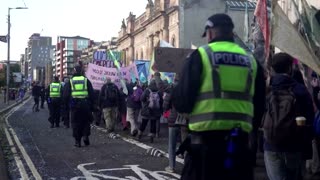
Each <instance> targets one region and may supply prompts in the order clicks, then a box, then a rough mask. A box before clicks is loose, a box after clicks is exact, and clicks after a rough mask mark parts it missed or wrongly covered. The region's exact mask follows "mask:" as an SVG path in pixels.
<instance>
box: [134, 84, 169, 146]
mask: <svg viewBox="0 0 320 180" xmlns="http://www.w3.org/2000/svg"><path fill="white" fill-rule="evenodd" d="M140 100H141V102H142V109H141V116H142V123H141V125H140V128H139V133H138V138H139V140H141V138H142V134H143V132H144V130H145V129H146V127H147V125H148V122H150V135H149V136H150V142H151V143H153V139H154V137H155V134H156V128H157V127H156V121H159V120H160V117H161V114H162V111H163V110H162V106H161V105H162V104H163V98H162V93H161V92H159V90H158V88H157V85H156V82H155V81H154V80H152V81H151V82H150V85H149V87H148V88H147V89H146V90H145V91H144V92H143V94H142V95H141V98H140Z"/></svg>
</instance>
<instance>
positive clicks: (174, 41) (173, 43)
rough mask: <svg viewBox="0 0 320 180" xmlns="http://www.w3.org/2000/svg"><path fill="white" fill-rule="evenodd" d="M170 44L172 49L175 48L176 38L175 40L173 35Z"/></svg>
mask: <svg viewBox="0 0 320 180" xmlns="http://www.w3.org/2000/svg"><path fill="white" fill-rule="evenodd" d="M171 44H172V46H173V47H176V38H175V36H174V35H173V36H172V38H171Z"/></svg>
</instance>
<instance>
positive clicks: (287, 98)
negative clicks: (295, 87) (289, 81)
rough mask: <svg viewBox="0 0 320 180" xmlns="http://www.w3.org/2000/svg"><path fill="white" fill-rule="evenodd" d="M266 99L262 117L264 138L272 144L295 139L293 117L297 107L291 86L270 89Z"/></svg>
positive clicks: (295, 125) (284, 142) (295, 128)
mask: <svg viewBox="0 0 320 180" xmlns="http://www.w3.org/2000/svg"><path fill="white" fill-rule="evenodd" d="M267 100H268V101H267V107H266V112H265V114H264V117H263V119H262V126H263V131H264V138H265V140H266V141H267V142H268V143H269V144H272V145H281V144H287V143H289V142H293V141H295V137H296V132H297V124H296V121H295V118H296V115H297V110H298V108H297V103H296V97H295V95H294V93H293V92H292V88H288V89H281V90H272V91H271V92H270V94H269V95H268V98H267Z"/></svg>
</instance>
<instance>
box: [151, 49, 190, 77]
mask: <svg viewBox="0 0 320 180" xmlns="http://www.w3.org/2000/svg"><path fill="white" fill-rule="evenodd" d="M193 51H194V50H193V49H180V48H168V47H157V48H155V54H154V58H155V66H156V67H155V69H157V70H158V71H160V72H175V73H180V71H181V69H182V67H183V65H184V62H185V60H186V58H187V56H188V55H190V54H191V53H192V52H193Z"/></svg>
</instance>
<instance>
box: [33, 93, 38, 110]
mask: <svg viewBox="0 0 320 180" xmlns="http://www.w3.org/2000/svg"><path fill="white" fill-rule="evenodd" d="M33 100H34V107H35V109H36V110H38V109H39V97H38V96H35V97H34V99H33Z"/></svg>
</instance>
